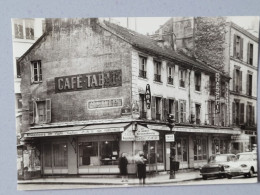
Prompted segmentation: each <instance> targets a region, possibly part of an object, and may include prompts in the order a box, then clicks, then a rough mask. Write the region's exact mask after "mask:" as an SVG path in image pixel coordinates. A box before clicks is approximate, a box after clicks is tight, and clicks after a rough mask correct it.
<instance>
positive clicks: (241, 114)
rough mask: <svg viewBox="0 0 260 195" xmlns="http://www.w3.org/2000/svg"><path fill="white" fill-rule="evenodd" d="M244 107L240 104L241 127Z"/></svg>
mask: <svg viewBox="0 0 260 195" xmlns="http://www.w3.org/2000/svg"><path fill="white" fill-rule="evenodd" d="M244 107H245V105H244V104H240V124H241V125H243V124H244V116H245V114H244V112H245V111H244Z"/></svg>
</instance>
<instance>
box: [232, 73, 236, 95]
mask: <svg viewBox="0 0 260 195" xmlns="http://www.w3.org/2000/svg"><path fill="white" fill-rule="evenodd" d="M233 91H236V69H234V70H233Z"/></svg>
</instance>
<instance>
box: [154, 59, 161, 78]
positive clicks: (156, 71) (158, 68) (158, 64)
mask: <svg viewBox="0 0 260 195" xmlns="http://www.w3.org/2000/svg"><path fill="white" fill-rule="evenodd" d="M161 68H162V64H161V62H158V61H154V81H157V82H161Z"/></svg>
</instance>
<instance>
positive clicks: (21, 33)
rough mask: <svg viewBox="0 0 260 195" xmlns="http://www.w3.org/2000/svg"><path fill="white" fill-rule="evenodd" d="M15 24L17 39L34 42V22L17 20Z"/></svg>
mask: <svg viewBox="0 0 260 195" xmlns="http://www.w3.org/2000/svg"><path fill="white" fill-rule="evenodd" d="M13 24H14V37H15V38H16V39H27V40H34V20H32V19H15V20H14V23H13Z"/></svg>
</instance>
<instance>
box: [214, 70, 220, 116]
mask: <svg viewBox="0 0 260 195" xmlns="http://www.w3.org/2000/svg"><path fill="white" fill-rule="evenodd" d="M215 81H216V92H215V100H216V107H215V111H216V113H220V74H219V73H216V75H215Z"/></svg>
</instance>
